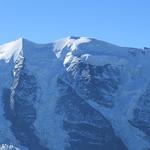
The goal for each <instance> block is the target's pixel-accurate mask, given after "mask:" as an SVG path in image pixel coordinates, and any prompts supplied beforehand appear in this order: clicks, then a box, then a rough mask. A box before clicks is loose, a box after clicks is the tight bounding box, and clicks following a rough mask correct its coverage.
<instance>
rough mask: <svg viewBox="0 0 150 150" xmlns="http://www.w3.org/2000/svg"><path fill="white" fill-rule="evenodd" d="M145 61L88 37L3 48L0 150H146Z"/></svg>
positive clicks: (137, 52)
mask: <svg viewBox="0 0 150 150" xmlns="http://www.w3.org/2000/svg"><path fill="white" fill-rule="evenodd" d="M149 59H150V51H149V50H148V49H146V50H143V49H136V48H128V47H119V46H116V45H113V44H110V43H107V42H104V41H100V40H97V39H92V38H86V37H67V38H65V39H61V40H58V41H55V42H53V43H50V44H36V43H33V42H31V41H28V40H26V39H22V38H21V39H18V40H16V41H13V42H10V43H7V44H4V45H1V46H0V69H1V71H0V81H1V84H0V120H1V122H2V123H1V124H0V144H1V146H0V149H2V148H3V149H4V148H5V149H9V148H10V149H11V148H12V149H22V150H35V149H36V150H84V149H86V150H110V149H111V150H135V149H136V150H148V149H150V130H149V128H150V117H149V116H150V115H149V114H150V109H149V104H150V99H149V89H150V88H149V84H150V83H149V75H150V67H149ZM12 145H14V146H15V147H16V148H15V147H13V146H12ZM17 147H18V148H17Z"/></svg>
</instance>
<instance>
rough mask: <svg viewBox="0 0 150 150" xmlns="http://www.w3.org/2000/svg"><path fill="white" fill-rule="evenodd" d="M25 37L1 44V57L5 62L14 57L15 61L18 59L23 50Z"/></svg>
mask: <svg viewBox="0 0 150 150" xmlns="http://www.w3.org/2000/svg"><path fill="white" fill-rule="evenodd" d="M22 46H23V39H22V38H19V39H18V40H16V41H12V42H10V43H7V44H4V45H1V46H0V59H1V60H4V61H5V62H7V63H8V62H9V61H10V59H11V58H12V57H13V60H14V62H15V61H16V60H17V57H18V55H19V53H20V51H21V50H22Z"/></svg>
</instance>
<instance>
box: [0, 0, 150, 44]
mask: <svg viewBox="0 0 150 150" xmlns="http://www.w3.org/2000/svg"><path fill="white" fill-rule="evenodd" d="M69 35H75V36H90V37H96V38H99V39H102V40H105V41H108V42H111V43H115V44H118V45H121V46H134V47H144V46H150V0H0V44H2V43H4V42H7V41H10V40H14V39H17V38H18V37H24V38H27V39H29V40H32V41H35V42H40V43H47V42H50V41H53V40H56V39H60V38H63V37H66V36H69Z"/></svg>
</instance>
